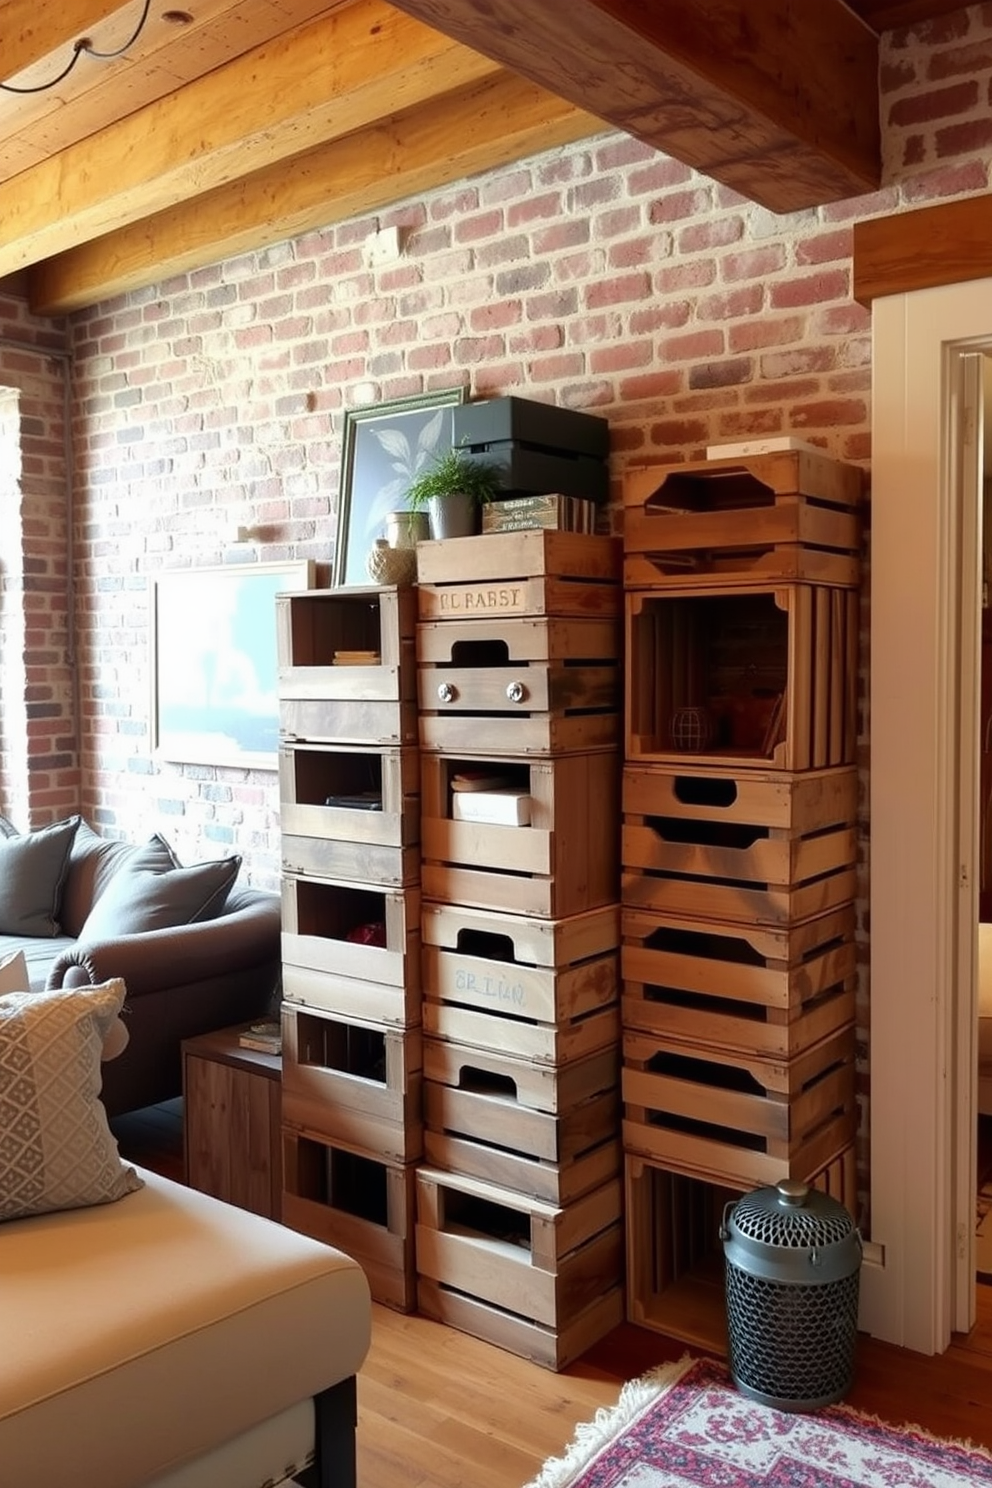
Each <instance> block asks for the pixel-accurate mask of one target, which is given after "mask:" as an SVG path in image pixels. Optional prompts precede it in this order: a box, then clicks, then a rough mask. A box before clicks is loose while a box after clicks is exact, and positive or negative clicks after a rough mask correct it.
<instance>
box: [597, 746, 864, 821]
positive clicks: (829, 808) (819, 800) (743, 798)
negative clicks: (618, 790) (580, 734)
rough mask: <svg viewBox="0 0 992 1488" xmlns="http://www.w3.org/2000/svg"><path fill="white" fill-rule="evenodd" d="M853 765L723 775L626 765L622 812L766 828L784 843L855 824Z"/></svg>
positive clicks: (685, 763)
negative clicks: (802, 771)
mask: <svg viewBox="0 0 992 1488" xmlns="http://www.w3.org/2000/svg"><path fill="white" fill-rule="evenodd" d="M857 809H858V771H857V768H856V766H854V765H843V766H840V767H837V768H834V769H826V770H809V771H806V772H805V773H804V774H802V775H797V774H795V773H793V772H792V771H789V770H750V769H749V770H737V771H734V770H723V769H720V768H715V767H713V766H712V765H697V764H694V763H692V762H691V761H689V760H686V759H684V758H683V759H680V761H679V763H678V766H677V767H676V768H674V769H673V768H669V767H667V766H662V765H633V764H628V765H626V766H625V767H624V772H623V810H624V812H625V813H628V814H630V815H634V816H661V817H676V818H678V819H679V820H680V821H685V822H702V823H705V824H710V823H714V822H723V823H730V824H731V825H733V826H736V827H744V828H766V829H768V830H774V831H776V832H778V833H780V834H782V835H783V836H784V837H786V838H788V839H790V840H791V839H793V838H802V837H806V836H809V835H810V834H811V833H813V832H818V831H822V830H823V829H824V828H825V827H839V826H850V825H852V824H853V823H854V822H855V821H856V820H857Z"/></svg>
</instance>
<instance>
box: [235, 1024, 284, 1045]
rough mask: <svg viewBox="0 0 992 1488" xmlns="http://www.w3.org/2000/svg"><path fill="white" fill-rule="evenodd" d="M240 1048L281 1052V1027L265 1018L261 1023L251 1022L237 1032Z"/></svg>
mask: <svg viewBox="0 0 992 1488" xmlns="http://www.w3.org/2000/svg"><path fill="white" fill-rule="evenodd" d="M238 1043H239V1044H240V1045H241V1047H242V1049H256V1050H257V1051H258V1052H259V1053H260V1054H281V1053H282V1029H281V1027H280V1026H279V1024H278V1023H276V1022H274V1021H273V1020H272V1019H269V1018H266V1019H265V1021H264V1022H262V1023H251V1024H249V1026H248V1027H247V1028H246V1029H245V1030H244V1031H243V1032H242V1033H239V1034H238Z"/></svg>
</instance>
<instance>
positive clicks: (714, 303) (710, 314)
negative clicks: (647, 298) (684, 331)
mask: <svg viewBox="0 0 992 1488" xmlns="http://www.w3.org/2000/svg"><path fill="white" fill-rule="evenodd" d="M764 298H765V291H764V286H763V285H761V284H748V285H746V286H743V287H742V288H740V289H732V290H729V291H728V292H727V293H726V294H714V295H705V296H704V297H703V298H702V299H701V300H700V301H699V303H698V305H697V306H696V314H697V317H698V318H699V319H700V320H739V319H740V317H741V316H742V315H756V314H757V313H758V311H759V310H760V309H761V307H762V304H763V303H764Z"/></svg>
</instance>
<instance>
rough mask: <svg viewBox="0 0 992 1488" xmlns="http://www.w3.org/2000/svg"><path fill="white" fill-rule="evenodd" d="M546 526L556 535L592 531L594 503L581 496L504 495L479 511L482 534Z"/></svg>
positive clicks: (594, 515) (593, 529)
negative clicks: (504, 496) (480, 513)
mask: <svg viewBox="0 0 992 1488" xmlns="http://www.w3.org/2000/svg"><path fill="white" fill-rule="evenodd" d="M528 527H550V528H553V529H555V530H556V531H558V532H595V530H596V503H595V501H588V500H586V499H585V498H584V497H581V496H561V495H557V494H552V495H547V496H508V497H506V498H505V499H499V500H496V501H489V502H487V503H486V505H485V506H484V507H483V508H482V530H483V532H521V531H523V530H524V529H525V528H528Z"/></svg>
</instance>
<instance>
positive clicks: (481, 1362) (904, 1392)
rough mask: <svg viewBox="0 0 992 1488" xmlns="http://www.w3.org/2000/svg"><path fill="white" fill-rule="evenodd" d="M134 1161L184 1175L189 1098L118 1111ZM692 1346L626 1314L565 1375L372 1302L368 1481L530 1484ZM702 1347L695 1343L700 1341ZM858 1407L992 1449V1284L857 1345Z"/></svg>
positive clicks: (452, 1486) (389, 1484)
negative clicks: (962, 1321) (949, 1316)
mask: <svg viewBox="0 0 992 1488" xmlns="http://www.w3.org/2000/svg"><path fill="white" fill-rule="evenodd" d="M113 1126H114V1130H115V1134H116V1135H117V1138H118V1142H119V1144H120V1147H121V1151H122V1153H123V1155H124V1156H125V1157H127V1158H128V1159H129V1160H130V1161H132V1162H138V1163H140V1164H141V1165H143V1166H145V1167H148V1168H151V1169H153V1170H155V1171H157V1172H162V1173H165V1174H166V1175H167V1176H168V1177H171V1178H177V1177H178V1178H179V1179H180V1180H181V1178H182V1113H181V1104H180V1103H175V1102H173V1103H169V1106H167V1107H165V1108H161V1107H160V1108H155V1110H153V1111H151V1112H141V1113H136V1114H135V1115H134V1116H130V1117H126V1118H122V1119H121V1120H119V1121H115V1122H114V1123H113ZM684 1352H686V1349H685V1346H684V1345H683V1344H682V1343H680V1342H678V1341H677V1340H675V1339H670V1338H666V1337H664V1336H663V1335H661V1334H657V1333H653V1332H648V1331H647V1330H645V1329H643V1328H635V1327H633V1326H631V1325H629V1324H623V1325H622V1326H621V1327H619V1328H617V1329H616V1330H615V1331H614V1332H613V1333H611V1334H610V1335H609V1337H607V1338H605V1339H604V1340H603V1341H602V1342H601V1343H599V1344H597V1345H596V1346H595V1347H594V1348H592V1349H591V1350H590V1351H589V1352H588V1353H587V1354H585V1355H584V1356H583V1357H582V1358H581V1359H580V1360H578V1361H577V1362H576V1363H575V1364H573V1365H571V1366H570V1367H569V1368H568V1369H566V1370H563V1371H562V1372H561V1373H559V1374H555V1373H553V1372H552V1371H550V1370H546V1369H542V1368H539V1367H538V1366H537V1365H534V1364H531V1363H529V1362H527V1361H526V1360H524V1359H519V1358H517V1357H516V1355H514V1354H510V1353H507V1352H505V1351H504V1350H502V1349H498V1348H496V1347H494V1346H493V1345H491V1344H488V1343H484V1342H482V1341H480V1340H478V1339H475V1338H471V1337H469V1336H468V1335H467V1334H463V1333H458V1332H456V1331H455V1330H453V1329H451V1328H446V1327H443V1326H442V1325H440V1324H438V1323H434V1322H432V1321H431V1320H430V1319H428V1318H423V1317H419V1316H406V1315H404V1314H401V1313H397V1312H393V1311H392V1310H390V1309H389V1308H386V1307H381V1306H375V1307H374V1309H373V1323H372V1347H371V1350H370V1352H369V1356H368V1359H367V1360H366V1363H365V1366H364V1367H363V1369H362V1373H361V1376H360V1378H359V1384H358V1407H359V1430H358V1458H359V1482H360V1484H361V1485H362V1488H522V1485H523V1484H525V1483H527V1482H529V1480H530V1479H531V1478H532V1477H533V1476H534V1475H535V1474H536V1472H537V1471H538V1470H539V1468H540V1467H541V1465H542V1463H543V1462H544V1461H545V1460H546V1459H547V1458H548V1457H550V1456H557V1455H559V1454H560V1453H561V1452H562V1451H563V1450H564V1448H565V1447H566V1446H567V1444H568V1443H569V1442H570V1440H571V1438H572V1433H573V1431H574V1429H575V1427H576V1425H578V1424H579V1423H580V1422H584V1421H589V1420H591V1419H592V1418H593V1417H594V1416H595V1414H596V1412H597V1410H598V1409H599V1408H600V1407H602V1406H606V1407H609V1406H612V1405H613V1404H614V1403H615V1402H616V1399H617V1397H618V1395H619V1393H620V1389H621V1387H622V1385H623V1383H624V1382H625V1381H626V1380H628V1379H632V1378H634V1377H635V1376H637V1375H639V1374H643V1373H645V1372H646V1371H647V1370H649V1369H651V1368H653V1367H654V1366H655V1365H656V1364H660V1363H663V1362H665V1361H667V1360H671V1359H678V1358H680V1357H681V1356H682V1354H683V1353H684ZM697 1352H698V1351H697ZM847 1400H848V1403H849V1404H850V1405H854V1406H857V1407H858V1408H859V1409H861V1410H864V1411H868V1412H870V1413H872V1414H875V1415H878V1416H880V1417H882V1418H883V1419H884V1420H887V1421H891V1422H893V1423H895V1424H902V1423H903V1422H906V1421H910V1422H914V1423H916V1424H917V1425H919V1426H921V1427H923V1428H924V1429H925V1430H927V1431H931V1432H933V1433H935V1434H936V1435H940V1436H949V1437H954V1438H968V1439H970V1440H972V1441H974V1442H978V1443H980V1444H981V1445H983V1446H985V1447H988V1448H989V1449H990V1450H992V1286H980V1287H979V1288H978V1322H977V1324H976V1326H975V1328H974V1329H973V1330H972V1332H971V1333H970V1334H969V1335H968V1336H967V1337H955V1339H954V1340H953V1342H952V1344H951V1347H950V1348H949V1349H948V1350H947V1352H946V1353H945V1354H942V1355H941V1356H940V1357H938V1358H927V1357H925V1356H924V1355H921V1354H913V1353H910V1352H908V1351H907V1350H904V1349H897V1348H893V1347H892V1346H891V1345H889V1344H884V1343H879V1342H877V1341H876V1340H875V1339H871V1338H861V1339H859V1343H858V1351H857V1357H856V1372H855V1382H854V1386H853V1388H852V1390H851V1392H850V1394H849V1395H848V1397H847Z"/></svg>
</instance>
